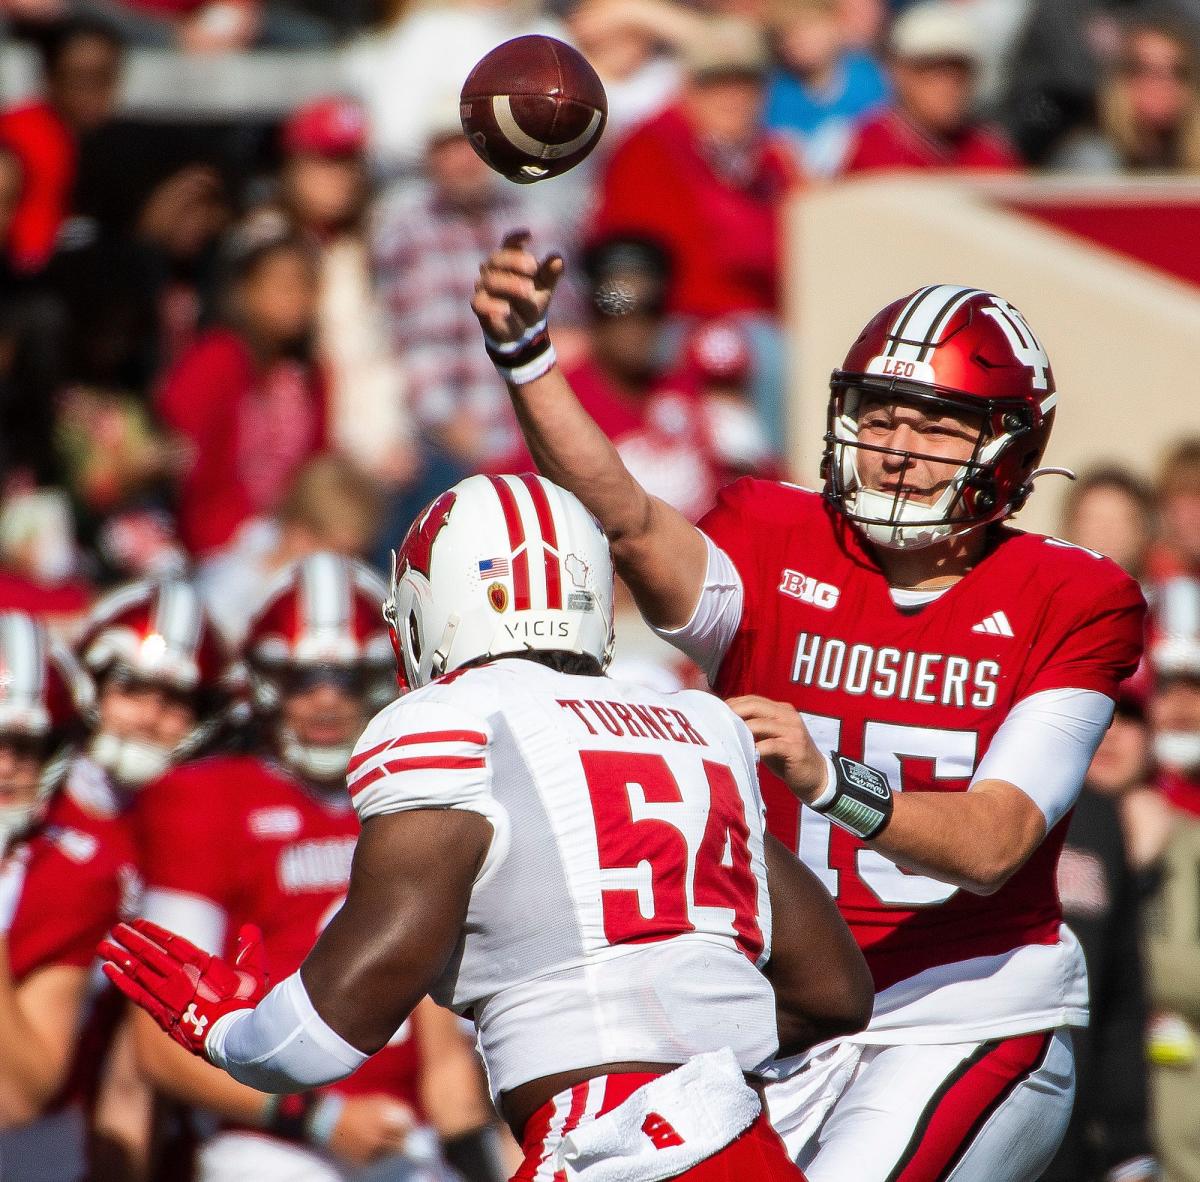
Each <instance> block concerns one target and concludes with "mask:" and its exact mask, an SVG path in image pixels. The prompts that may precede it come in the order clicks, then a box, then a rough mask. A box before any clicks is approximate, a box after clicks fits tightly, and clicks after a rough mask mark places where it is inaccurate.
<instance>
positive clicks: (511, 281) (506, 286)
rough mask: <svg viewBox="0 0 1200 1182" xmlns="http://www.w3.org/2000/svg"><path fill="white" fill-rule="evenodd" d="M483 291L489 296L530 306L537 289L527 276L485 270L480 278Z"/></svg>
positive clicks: (534, 299)
mask: <svg viewBox="0 0 1200 1182" xmlns="http://www.w3.org/2000/svg"><path fill="white" fill-rule="evenodd" d="M481 279H482V281H483V290H484V291H486V292H487V293H488V295H491V296H499V297H500V298H502V299H506V300H510V301H515V302H518V303H524V304H530V305H532V304H533V303H534V302H535V301H536V300H537V289H536V288H535V287H534V284H533V280H532V279H530V278H529V277H528V276H527V275H514V274H512V273H511V272H509V271H492V270H487V271H485V272H484V273H483V275H482V276H481Z"/></svg>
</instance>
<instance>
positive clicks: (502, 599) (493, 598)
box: [487, 583, 508, 612]
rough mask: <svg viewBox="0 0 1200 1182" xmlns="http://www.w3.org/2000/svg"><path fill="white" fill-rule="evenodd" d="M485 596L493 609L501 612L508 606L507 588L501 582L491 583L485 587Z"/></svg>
mask: <svg viewBox="0 0 1200 1182" xmlns="http://www.w3.org/2000/svg"><path fill="white" fill-rule="evenodd" d="M487 597H488V603H490V604H491V605H492V610H493V611H498V612H502V611H504V609H505V608H506V607H508V588H507V587H506V586H505V585H504V584H503V583H492V584H491V585H490V586H489V587H488V589H487Z"/></svg>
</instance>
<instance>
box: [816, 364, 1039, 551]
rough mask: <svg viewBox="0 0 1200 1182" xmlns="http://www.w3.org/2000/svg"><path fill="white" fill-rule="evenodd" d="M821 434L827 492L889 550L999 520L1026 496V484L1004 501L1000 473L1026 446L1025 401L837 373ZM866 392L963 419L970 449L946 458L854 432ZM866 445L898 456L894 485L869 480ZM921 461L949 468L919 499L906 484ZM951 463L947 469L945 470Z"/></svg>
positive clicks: (1029, 427)
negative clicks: (871, 484)
mask: <svg viewBox="0 0 1200 1182" xmlns="http://www.w3.org/2000/svg"><path fill="white" fill-rule="evenodd" d="M831 389H832V395H831V398H830V403H829V420H828V430H827V432H826V435H825V457H824V461H823V471H824V474H825V481H826V484H825V494H826V496H827V497H828V498H829V499H830V500H831V501H833V502H834V504H836V505H837V506H838V508H839V509H840V510H841V511H842V513H844V514H845V516H846V517H847V518H849V520H851V521H853V522H854V523H855V524H856V525H857V526H858V527H859V529H860V530H861V531H862V532H863V534H864V535H865V536H866V537H867V538H868V539H869V540H870V541H871V542H873V543H875V544H876V545H879V546H883V547H886V548H888V549H894V550H915V549H921V548H924V547H926V546H931V545H935V544H937V543H938V542H942V541H944V540H946V539H947V538H950V537H952V536H955V535H958V534H964V533H967V532H969V531H971V530H974V529H978V528H979V527H981V526H983V525H987V524H988V523H990V522H992V521H997V520H1000V519H1002V518H1003V517H1006V516H1008V515H1009V514H1010V513H1012V512H1015V510H1016V509H1018V508H1019V507H1020V505H1021V504H1023V503H1024V500H1025V497H1026V496H1027V495H1028V491H1029V490H1028V487H1023V488H1022V489H1020V490H1018V495H1017V496H1014V497H1010V498H1009V500H1007V501H1002V498H1001V497H1000V496H999V495H998V492H997V489H998V487H999V484H1000V482H999V481H998V480H997V475H998V472H999V470H1000V469H1001V467H1002V466H1004V465H1008V464H1011V463H1012V462H1013V460H1012V457H1013V456H1014V455H1015V454H1016V453H1017V452H1023V451H1024V450H1025V447H1024V446H1023V444H1022V443H1021V439H1022V437H1028V436H1029V434H1030V432H1031V431H1032V429H1033V424H1032V423H1031V421H1030V416H1029V413H1028V410H1027V408H1026V407H1024V406H1023V405H1021V404H1020V403H1016V402H1014V403H1005V402H1002V401H1000V400H991V401H986V402H985V401H983V400H974V399H972V400H970V401H969V402H968V401H967V400H966V399H964V398H962V396H961V395H960V396H958V397H955V396H954V393H953V392H951V391H936V390H935V391H934V392H930V391H929V389H928V388H926V387H915V388H911V387H910V388H906V387H905V384H904V383H900V382H889V383H886V384H878V385H877V384H875V383H867V382H863V381H861V380H857V381H856V380H845V379H843V378H842V377H841V375H839V374H835V375H834V381H833V383H832V387H831ZM869 400H871V401H874V400H878V401H880V402H884V403H895V402H901V403H904V404H908V405H911V406H915V407H916V408H917V409H918V410H921V411H923V412H927V413H930V414H942V415H950V416H953V417H954V418H955V419H957V420H960V421H961V420H964V419H965V420H966V421H967V422H968V423H969V424H971V425H972V426H973V427H974V429H975V442H974V445H973V447H972V450H971V453H970V455H968V456H966V457H965V458H962V459H947V458H946V457H945V456H943V455H936V454H933V453H931V452H921V451H912V450H907V451H906V450H900V449H897V448H892V447H885V446H881V445H879V444H874V443H867V442H864V441H862V440H861V439H860V438H859V425H860V419H861V415H862V410H863V407H864V406H865V405H866V404H867V402H868V401H869ZM866 453H875V454H877V455H878V454H882V455H888V456H894V457H896V458H897V459H898V460H899V461H900V467H899V469H898V470H897V471H895V472H893V473H889V480H890V481H892V482H894V483H896V484H897V485H899V486H901V487H899V488H898V489H897V490H896V491H895V492H892V491H888V490H882V489H879V490H877V489H871V488H868V487H866V483H865V481H864V479H863V477H862V473H861V470H860V469H861V466H862V461H863V458H864V456H865V455H866ZM918 463H925V464H930V465H936V466H937V467H938V468H940V469H943V470H946V471H949V472H950V474H949V477H948V479H946V481H945V486H944V487H943V488H942V489H941V491H940V492H939V493H938V495H937V496H936V498H935V499H933V500H932V501H930V500H926V499H924V498H923V497H922V498H921V499H917V496H918V495H919V494H914V493H913V492H911V491H908V490H906V489H905V488H904V487H903V486H904V484H905V483H906V481H907V477H908V476H909V474H910V473H911V471H912V470H913V468H914V467H915V466H916V465H917V464H918ZM951 469H952V471H950V470H951Z"/></svg>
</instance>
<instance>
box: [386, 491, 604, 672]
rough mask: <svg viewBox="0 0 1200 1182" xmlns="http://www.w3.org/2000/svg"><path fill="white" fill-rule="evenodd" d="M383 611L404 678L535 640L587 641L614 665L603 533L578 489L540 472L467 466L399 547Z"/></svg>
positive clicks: (530, 645) (545, 646) (576, 644)
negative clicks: (502, 472) (499, 472)
mask: <svg viewBox="0 0 1200 1182" xmlns="http://www.w3.org/2000/svg"><path fill="white" fill-rule="evenodd" d="M384 617H385V618H386V620H387V622H388V624H389V625H390V627H391V631H392V645H393V647H394V648H395V649H396V655H397V658H398V659H399V661H400V682H401V684H402V685H403V686H404V687H405V688H406V689H418V688H420V687H421V686H423V685H426V684H427V683H428V682H429V681H431V680H432V679H433V678H435V677H440V676H441V675H442V674H443V673H449V672H450V671H451V670H452V669H457V668H459V667H460V666H461V665H465V664H466V663H467V662H468V661H474V660H477V659H478V658H480V657H497V656H501V655H503V654H505V653H520V652H526V651H528V650H530V649H535V650H541V651H547V650H557V651H561V652H570V653H586V654H588V655H590V656H593V657H595V658H596V660H597V661H598V662H599V663H600V666H601V668H607V667H608V663H609V661H610V660H611V659H612V646H613V573H612V556H611V555H610V554H609V550H608V540H607V539H606V538H605V536H604V533H603V531H602V530H601V529H600V526H599V524H598V523H597V521H596V519H595V518H594V517H592V515H591V514H590V513H589V512H588V511H587V510H586V509H585V508H584V507H583V506H582V505H581V504H580V503H579V501H578V500H577V499H576V498H575V497H573V496H572V495H571V494H570V493H569V492H566V491H565V490H563V489H561V488H559V487H558V486H557V485H554V484H551V483H550V481H548V480H544V479H542V477H540V476H534V475H532V474H530V473H526V474H525V475H523V476H471V477H469V478H468V479H466V480H463V481H461V482H460V483H459V484H456V485H455V486H454V487H453V488H452V489H449V490H448V491H447V492H444V493H442V495H441V496H440V497H438V498H437V499H436V500H435V501H434V502H433V503H432V504H431V505H429V506H428V507H427V508H426V509H425V510H423V511H422V512H421V514H420V515H419V516H418V517H417V519H416V521H414V522H413V525H412V528H411V529H409V531H408V534H407V536H406V537H405V539H404V542H403V544H402V545H401V547H400V549H399V550H394V551H393V552H392V585H391V594H390V595H389V596H388V600H387V603H386V604H385V605H384Z"/></svg>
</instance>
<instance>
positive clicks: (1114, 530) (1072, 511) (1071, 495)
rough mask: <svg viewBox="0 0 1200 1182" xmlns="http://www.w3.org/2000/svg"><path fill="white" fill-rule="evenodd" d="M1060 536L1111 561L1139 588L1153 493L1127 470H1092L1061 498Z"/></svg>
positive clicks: (1152, 517)
mask: <svg viewBox="0 0 1200 1182" xmlns="http://www.w3.org/2000/svg"><path fill="white" fill-rule="evenodd" d="M1062 523H1063V524H1062V536H1063V537H1064V538H1066V540H1067V541H1069V542H1074V543H1075V544H1076V545H1077V546H1086V547H1087V548H1088V549H1089V550H1096V551H1098V552H1099V553H1100V554H1104V555H1105V556H1107V557H1108V558H1111V559H1112V560H1113V561H1114V562H1116V563H1118V564H1119V565H1120V566H1121V567H1123V568H1124V569H1125V570H1126V571H1127V572H1128V573H1129V574H1131V575H1132V576H1133V577H1134V578H1135V579H1137V580H1138V581H1139V582H1141V581H1142V579H1143V578H1144V577H1145V573H1146V558H1147V555H1148V553H1149V551H1150V545H1151V542H1152V541H1153V538H1154V527H1155V506H1154V493H1153V490H1152V489H1151V488H1150V487H1149V486H1148V485H1147V484H1145V483H1144V482H1143V481H1142V480H1140V479H1139V478H1138V477H1136V476H1135V475H1133V473H1131V472H1130V471H1129V470H1128V469H1127V468H1123V467H1121V466H1120V465H1119V464H1109V465H1103V466H1100V467H1096V468H1092V469H1090V470H1089V471H1087V472H1084V473H1083V474H1082V475H1081V476H1080V477H1079V479H1077V480H1075V481H1073V482H1072V483H1071V484H1070V485H1069V486H1068V487H1067V492H1066V496H1065V497H1064V498H1063V509H1062Z"/></svg>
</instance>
